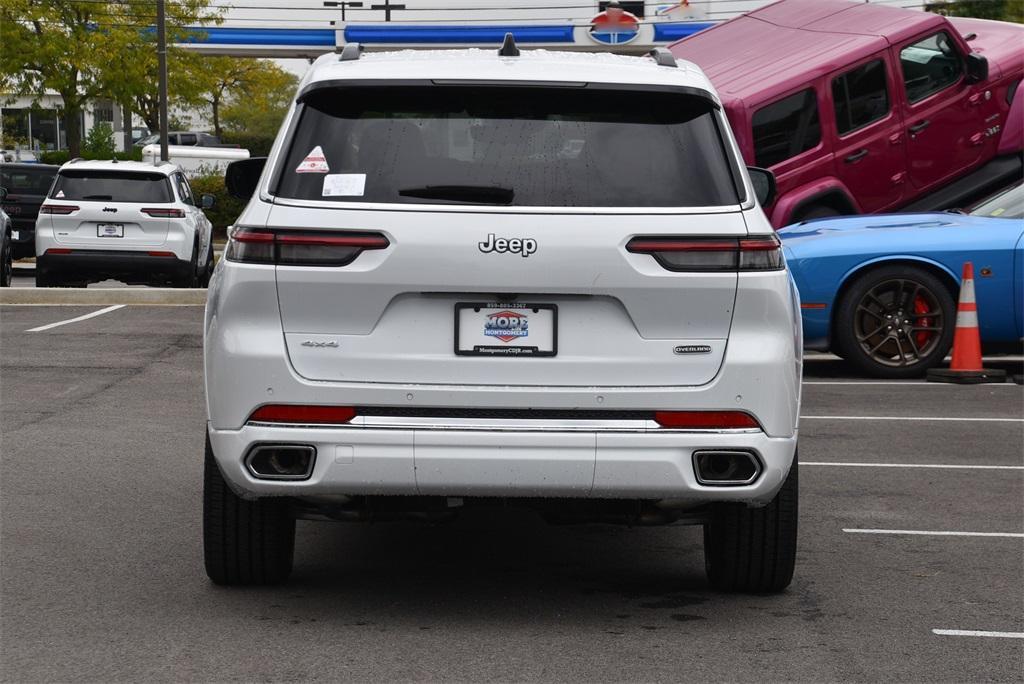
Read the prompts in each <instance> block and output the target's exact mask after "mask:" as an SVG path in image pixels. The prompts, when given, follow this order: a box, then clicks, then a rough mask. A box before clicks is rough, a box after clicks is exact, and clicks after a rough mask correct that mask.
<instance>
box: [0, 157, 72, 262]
mask: <svg viewBox="0 0 1024 684" xmlns="http://www.w3.org/2000/svg"><path fill="white" fill-rule="evenodd" d="M59 168H60V167H59V166H51V165H49V164H0V188H4V189H5V190H7V196H6V197H5V198H4V199H3V210H4V211H5V212H6V213H7V215H8V216H9V217H10V218H11V245H12V250H13V257H14V258H15V259H22V258H24V257H30V256H35V239H36V217H37V216H38V215H39V205H41V204H42V203H43V200H44V199H46V195H47V194H48V193H49V192H50V186H51V185H53V179H54V177H55V176H56V175H57V169H59Z"/></svg>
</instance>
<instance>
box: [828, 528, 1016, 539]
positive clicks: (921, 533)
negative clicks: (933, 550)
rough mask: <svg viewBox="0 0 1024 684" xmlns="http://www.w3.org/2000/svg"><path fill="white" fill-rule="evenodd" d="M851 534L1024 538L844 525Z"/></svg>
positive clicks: (1006, 533)
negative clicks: (876, 528) (870, 528)
mask: <svg viewBox="0 0 1024 684" xmlns="http://www.w3.org/2000/svg"><path fill="white" fill-rule="evenodd" d="M843 532H848V533H850V534H913V535H919V536H926V537H1013V538H1014V539H1017V538H1020V539H1024V532H958V531H950V530H864V529H859V528H848V527H844V528H843Z"/></svg>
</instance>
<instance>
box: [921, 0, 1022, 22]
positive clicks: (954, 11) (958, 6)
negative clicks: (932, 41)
mask: <svg viewBox="0 0 1024 684" xmlns="http://www.w3.org/2000/svg"><path fill="white" fill-rule="evenodd" d="M925 9H927V10H928V11H930V12H937V13H938V14H945V15H946V16H950V17H975V18H978V19H997V20H999V21H1014V22H1017V23H1024V0H942V2H933V3H930V4H928V5H926V7H925Z"/></svg>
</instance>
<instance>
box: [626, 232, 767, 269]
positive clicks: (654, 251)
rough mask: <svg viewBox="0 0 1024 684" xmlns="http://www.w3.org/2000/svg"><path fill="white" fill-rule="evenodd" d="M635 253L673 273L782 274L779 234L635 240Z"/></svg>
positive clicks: (630, 246) (631, 246)
mask: <svg viewBox="0 0 1024 684" xmlns="http://www.w3.org/2000/svg"><path fill="white" fill-rule="evenodd" d="M626 251H628V252H632V253H633V254H650V255H651V256H653V257H654V259H655V260H656V261H657V262H658V263H659V264H661V265H662V267H664V268H666V269H668V270H669V271H778V270H781V269H782V243H781V242H780V241H779V238H777V237H776V236H775V235H763V236H762V235H759V236H756V237H745V238H700V237H695V238H690V237H678V238H677V237H635V238H633V239H632V240H630V241H629V242H628V243H627V244H626Z"/></svg>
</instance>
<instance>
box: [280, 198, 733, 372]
mask: <svg viewBox="0 0 1024 684" xmlns="http://www.w3.org/2000/svg"><path fill="white" fill-rule="evenodd" d="M269 223H270V225H273V226H274V227H275V228H280V229H289V228H296V229H309V228H315V229H318V230H323V229H326V228H343V229H347V230H364V231H375V232H380V233H382V234H384V235H385V236H387V238H388V241H389V242H390V246H389V247H388V248H387V249H383V250H379V251H367V252H364V253H362V254H361V255H360V256H359V257H358V258H357V259H356V260H355V261H354V262H353V263H351V264H349V265H348V266H344V267H311V266H284V265H279V266H277V267H276V272H277V290H278V298H279V301H280V307H281V316H282V325H283V329H284V334H285V339H286V341H287V346H288V353H289V356H290V359H291V363H292V365H293V367H294V369H295V371H296V372H297V373H298V374H300V375H302V376H303V377H306V378H309V379H315V380H332V381H352V382H356V381H358V382H380V383H397V384H418V383H428V384H463V385H524V386H531V385H537V386H573V387H580V386H588V387H589V386H686V385H700V384H705V383H707V382H709V381H711V380H712V379H713V378H714V377H715V375H716V374H717V372H718V369H719V367H720V366H721V363H722V359H723V357H724V352H725V346H726V341H727V339H728V335H729V328H730V325H731V321H732V311H733V304H734V300H735V295H736V284H737V274H736V273H729V272H726V273H721V272H718V273H714V272H709V273H677V272H671V271H667V270H665V269H664V268H662V267H661V266H660V265H658V264H657V263H656V262H655V260H654V259H653V258H651V256H649V255H646V254H631V253H629V252H627V251H626V250H625V244H626V242H628V240H629V239H630V238H631V237H633V236H635V235H638V234H642V235H673V236H679V235H709V234H714V235H734V236H744V235H746V227H745V224H744V222H743V219H742V216H741V215H740V214H739V213H713V214H691V215H678V214H677V215H668V214H660V215H659V214H644V215H642V216H634V215H628V214H601V215H585V214H541V213H525V212H524V213H513V212H509V213H470V212H422V211H417V212H407V211H405V212H403V211H394V212H392V211H351V210H347V211H339V210H325V209H312V208H310V209H300V208H296V207H281V206H275V207H274V208H273V209H272V211H271V214H270V217H269ZM325 224H333V225H325ZM492 236H493V237H492ZM497 238H505V239H509V240H512V239H516V238H518V239H521V240H526V239H531V240H534V241H535V244H536V250H535V251H534V252H533V253H531V254H529V255H528V256H523V255H522V254H521V253H514V252H504V253H499V252H496V251H489V252H484V251H482V250H481V248H480V243H484V245H487V244H488V243H489V242H493V240H494V239H497ZM510 302H511V303H514V304H517V305H524V304H537V305H542V306H547V305H552V306H553V307H554V309H555V311H556V312H557V316H556V318H555V327H556V331H555V337H556V340H555V350H554V352H555V353H554V355H552V356H532V357H516V356H486V355H481V356H463V355H459V354H457V353H456V346H457V345H456V339H455V318H456V305H457V304H460V303H510ZM474 324H476V323H474ZM532 330H533V329H531V332H532ZM495 344H497V345H500V344H502V342H495Z"/></svg>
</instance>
